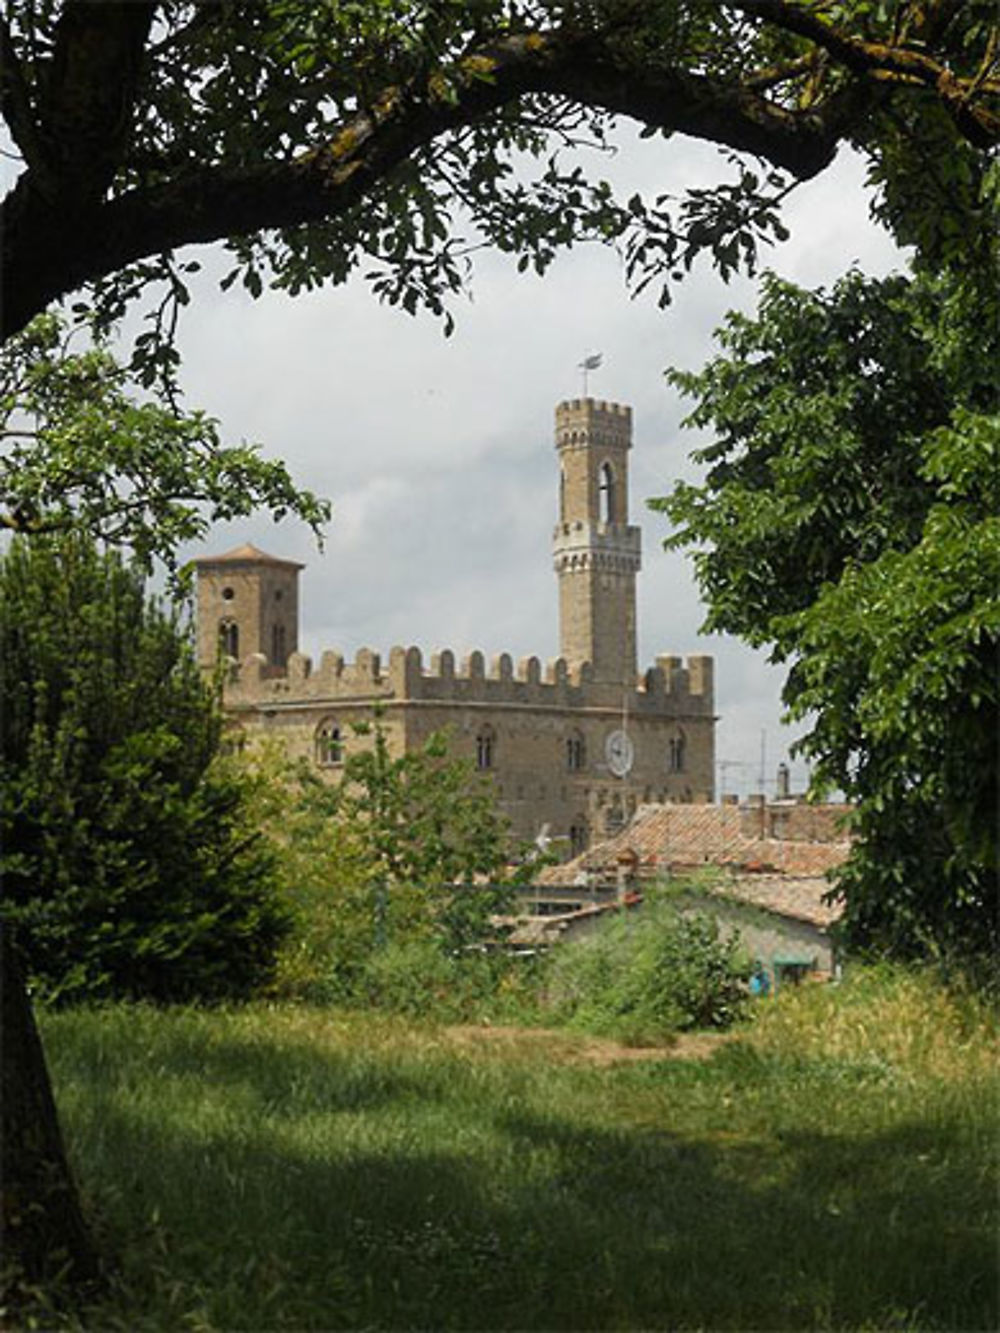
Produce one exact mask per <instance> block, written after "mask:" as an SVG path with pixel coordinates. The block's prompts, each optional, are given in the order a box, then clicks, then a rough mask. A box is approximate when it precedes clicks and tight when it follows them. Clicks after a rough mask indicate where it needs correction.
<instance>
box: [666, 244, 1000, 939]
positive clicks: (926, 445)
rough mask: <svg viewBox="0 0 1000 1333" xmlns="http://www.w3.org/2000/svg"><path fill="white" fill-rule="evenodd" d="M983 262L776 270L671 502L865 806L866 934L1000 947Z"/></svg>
mask: <svg viewBox="0 0 1000 1333" xmlns="http://www.w3.org/2000/svg"><path fill="white" fill-rule="evenodd" d="M984 277H985V274H984V273H983V271H981V270H980V269H979V268H978V267H977V266H976V265H973V266H972V267H971V268H970V269H968V270H966V269H965V268H964V266H961V265H959V266H956V267H953V268H951V269H945V270H943V271H942V272H941V273H940V274H938V275H936V276H930V275H928V274H927V273H926V272H924V273H918V274H916V275H915V276H913V277H911V278H907V277H903V276H894V277H889V278H886V279H878V280H876V279H869V278H865V277H863V276H862V275H861V274H858V273H851V274H848V275H846V276H845V277H844V278H843V279H842V280H841V281H840V282H839V283H838V284H837V285H836V286H835V288H834V289H833V290H832V291H829V292H826V291H819V292H807V291H802V290H801V289H799V288H796V287H794V286H793V285H791V284H789V283H784V282H780V281H778V280H776V279H771V280H769V281H767V282H766V283H765V287H764V294H763V298H762V301H761V306H760V310H759V312H758V314H757V316H756V318H752V319H751V318H748V317H746V316H742V315H737V314H732V315H730V316H729V319H728V323H727V325H726V326H725V328H724V329H723V330H721V331H720V333H719V338H720V341H721V344H722V347H723V353H722V354H721V355H720V356H718V357H717V358H716V359H715V360H714V361H712V362H711V363H710V364H709V365H708V366H707V367H706V368H705V369H704V370H703V371H702V372H701V373H699V374H686V373H681V372H674V374H673V376H672V378H673V381H674V383H675V384H677V385H678V386H679V387H680V388H681V389H682V390H683V391H684V392H685V393H687V394H689V395H691V396H692V397H693V398H694V399H695V400H696V407H695V410H694V412H693V413H692V414H691V417H690V423H691V424H693V425H697V426H702V427H708V428H710V429H711V430H712V431H713V433H714V436H715V438H714V440H713V441H712V442H711V443H710V444H708V445H707V446H706V447H704V448H702V449H701V450H699V451H698V457H700V458H701V460H702V461H703V462H704V463H706V464H707V465H708V466H707V472H706V475H705V479H704V481H703V482H702V483H700V484H697V485H692V484H686V483H684V484H679V485H678V486H676V487H675V489H674V491H673V493H672V495H670V496H669V497H668V498H666V499H665V500H662V501H659V502H656V507H658V508H662V509H664V510H665V511H666V513H667V514H668V515H669V516H670V518H671V519H672V520H673V522H674V523H675V524H676V525H677V531H676V532H675V534H674V535H673V536H672V537H671V538H670V544H672V545H674V546H678V545H690V546H693V547H694V548H695V565H696V571H697V576H698V581H699V584H700V587H701V591H702V595H703V597H704V600H705V603H706V605H707V608H708V619H707V625H708V627H709V628H711V629H715V630H722V631H727V632H730V633H735V634H738V635H740V636H741V637H743V638H745V639H746V640H748V641H749V642H750V643H753V644H755V645H757V646H767V647H768V648H769V649H770V650H771V656H772V660H775V661H778V662H785V663H787V664H788V665H789V673H788V678H787V682H786V685H785V691H784V699H785V703H786V705H787V706H788V709H789V712H790V713H791V715H792V717H794V718H798V719H807V720H809V721H810V723H811V729H810V731H809V732H808V734H807V735H806V737H805V739H804V740H803V741H802V742H801V743H800V747H799V748H800V749H801V750H802V752H803V753H805V754H806V755H807V756H808V757H809V758H810V759H811V760H812V761H813V764H814V766H815V768H814V774H815V778H816V782H817V785H819V786H823V785H828V786H829V785H834V786H837V787H840V788H841V789H842V790H843V791H844V792H845V793H846V794H847V795H848V797H850V798H851V799H852V800H853V801H855V802H857V816H856V824H855V831H856V833H857V835H858V842H857V844H856V846H855V848H854V851H853V853H852V856H851V859H850V861H849V863H848V866H847V868H846V870H845V872H844V874H843V875H842V876H841V877H840V880H839V888H840V891H841V892H842V893H843V895H844V897H845V901H846V928H847V931H848V934H849V937H850V939H851V942H852V943H853V944H855V945H861V946H868V947H874V948H876V949H878V950H880V951H882V952H888V953H890V954H895V955H897V956H912V955H914V954H925V953H928V952H935V951H941V950H944V951H947V952H949V953H952V954H958V955H960V956H961V955H964V956H966V957H968V955H969V954H970V953H975V954H978V955H980V956H981V957H986V958H988V957H990V956H991V955H994V953H995V949H996V946H997V943H998V939H997V922H998V907H1000V894H998V864H1000V862H998V845H997V823H996V811H997V800H998V786H997V776H998V763H997V735H998V734H1000V689H998V674H997V664H998V650H1000V594H998V589H1000V518H998V514H1000V491H998V485H997V466H996V465H997V457H998V454H1000V415H998V411H997V409H998V405H1000V347H998V345H997V331H998V329H1000V319H998V314H1000V312H998V309H997V288H996V284H995V283H993V282H991V281H989V280H985V281H984Z"/></svg>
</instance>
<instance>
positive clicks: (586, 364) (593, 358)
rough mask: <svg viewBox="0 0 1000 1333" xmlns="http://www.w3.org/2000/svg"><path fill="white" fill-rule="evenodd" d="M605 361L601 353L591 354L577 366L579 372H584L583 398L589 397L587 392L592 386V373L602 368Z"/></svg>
mask: <svg viewBox="0 0 1000 1333" xmlns="http://www.w3.org/2000/svg"><path fill="white" fill-rule="evenodd" d="M603 359H604V357H603V354H602V353H601V352H591V353H590V354H589V355H587V356H585V357H584V358H583V360H582V361H581V362H580V364H579V365H578V366H577V370H580V371H582V372H583V396H584V398H586V397H587V391H588V388H589V385H590V379H589V376H590V372H591V371H592V370H597V369H598V367H599V366H600V364H601V362H602V361H603Z"/></svg>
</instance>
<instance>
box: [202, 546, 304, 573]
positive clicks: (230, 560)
mask: <svg viewBox="0 0 1000 1333" xmlns="http://www.w3.org/2000/svg"><path fill="white" fill-rule="evenodd" d="M194 563H195V564H196V565H238V564H254V565H284V566H286V567H287V566H289V565H290V566H291V567H292V568H293V569H305V565H301V564H299V562H298V561H297V560H282V559H280V558H279V557H278V556H276V555H268V553H267V552H266V551H262V550H261V549H260V547H259V546H252V545H251V544H250V542H244V543H243V545H242V546H234V547H233V549H232V550H231V551H224V552H223V553H222V555H202V556H199V557H198V558H197V559H196V560H195V562H194Z"/></svg>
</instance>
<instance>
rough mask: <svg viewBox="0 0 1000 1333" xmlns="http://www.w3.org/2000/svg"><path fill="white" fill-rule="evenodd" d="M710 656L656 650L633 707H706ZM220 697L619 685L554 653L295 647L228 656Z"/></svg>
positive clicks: (576, 693)
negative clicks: (273, 656)
mask: <svg viewBox="0 0 1000 1333" xmlns="http://www.w3.org/2000/svg"><path fill="white" fill-rule="evenodd" d="M712 666H713V663H712V658H710V657H689V658H687V659H686V660H685V659H682V658H680V657H672V656H660V657H657V659H656V663H655V665H654V666H652V667H651V668H650V669H649V670H648V671H646V672H645V673H644V674H643V675H642V676H641V677H639V679H638V680H637V681H636V686H635V689H634V690H633V691H631V692H630V693H629V697H628V699H627V700H626V701H624V702H625V703H626V704H627V707H628V710H629V711H630V712H631V713H633V714H636V713H638V714H641V713H645V712H655V713H661V712H663V711H664V710H666V711H668V712H677V713H678V714H681V713H697V714H698V715H700V716H704V715H706V714H711V712H712V709H713V707H714V684H713V671H712ZM225 697H226V703H227V704H233V705H236V704H243V705H258V706H262V707H266V706H267V705H268V704H269V703H271V704H278V703H280V702H282V701H283V700H288V701H289V702H291V701H293V700H294V701H296V702H302V703H316V702H319V701H328V702H338V701H340V702H345V703H347V702H356V701H369V702H373V703H374V702H389V701H393V700H397V701H406V702H419V701H425V702H433V703H451V704H489V705H503V704H511V705H525V706H531V707H536V708H537V707H545V706H551V707H554V708H579V709H587V708H597V709H617V710H620V709H621V708H622V705H623V699H622V690H621V687H620V686H619V685H615V684H613V683H611V682H604V681H597V680H595V678H594V670H593V667H592V665H591V664H590V663H589V662H582V663H572V664H571V663H568V662H567V661H566V660H565V659H564V658H562V657H557V658H554V659H552V660H550V661H549V662H547V663H545V664H544V665H543V664H542V662H541V661H540V659H539V658H537V657H522V658H520V659H519V660H518V661H517V662H516V663H515V662H514V660H513V658H512V657H511V656H510V654H509V653H499V654H497V655H495V656H494V657H492V658H490V660H489V662H488V663H487V660H486V658H485V656H484V654H483V653H481V652H479V651H478V650H476V651H474V652H471V653H469V654H467V655H466V656H464V657H463V658H462V659H461V661H460V662H459V663H456V658H455V654H454V653H453V652H452V651H451V650H450V649H447V648H446V649H442V650H440V651H438V652H435V653H433V654H431V657H430V660H429V661H428V662H426V663H425V661H424V657H423V654H422V653H421V651H420V649H419V648H416V647H412V646H411V647H408V648H404V647H402V646H399V645H397V646H396V647H394V648H392V649H391V650H390V652H389V655H388V659H387V661H386V662H383V659H382V657H381V656H380V654H379V653H376V652H373V651H372V649H370V648H361V649H359V650H358V652H357V653H356V655H355V658H354V660H353V662H348V661H345V659H344V657H343V656H342V655H341V654H340V653H337V652H329V651H328V652H324V653H323V655H322V657H321V658H320V661H319V665H318V666H314V664H313V661H312V659H311V658H310V657H308V656H307V655H306V654H304V653H294V654H293V655H292V656H291V657H290V658H289V661H288V666H287V668H286V669H284V670H281V669H278V668H275V667H272V666H268V664H267V661H266V659H265V658H264V657H263V655H262V654H260V653H254V654H251V655H250V656H249V657H247V658H245V659H244V660H243V662H241V663H239V664H236V663H234V664H233V665H232V667H231V669H230V674H229V677H228V679H227V682H226V688H225Z"/></svg>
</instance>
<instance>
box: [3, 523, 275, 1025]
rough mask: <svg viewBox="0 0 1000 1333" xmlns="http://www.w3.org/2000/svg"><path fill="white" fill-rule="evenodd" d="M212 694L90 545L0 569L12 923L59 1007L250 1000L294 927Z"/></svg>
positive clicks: (171, 626)
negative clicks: (224, 753)
mask: <svg viewBox="0 0 1000 1333" xmlns="http://www.w3.org/2000/svg"><path fill="white" fill-rule="evenodd" d="M219 739H220V719H219V713H218V708H217V704H216V700H215V697H214V693H213V691H212V689H211V688H210V686H209V685H207V684H206V683H205V682H204V681H203V679H202V677H201V673H200V672H199V670H198V667H197V664H196V663H195V661H194V658H193V654H192V652H191V646H190V642H189V636H188V634H187V633H186V631H185V629H184V627H183V626H182V624H181V623H180V621H179V620H178V617H177V615H176V613H174V614H171V613H168V612H166V611H164V610H163V609H161V608H160V606H159V605H158V604H156V603H155V602H152V601H150V600H149V599H148V598H147V597H146V594H145V588H144V582H143V578H142V575H141V573H140V572H139V571H138V570H137V569H136V568H135V567H132V566H129V565H127V564H126V563H125V562H123V561H122V560H121V559H120V558H119V557H118V556H115V555H101V554H99V552H98V551H97V550H96V548H95V547H94V545H93V544H92V543H89V542H87V541H86V540H84V539H73V540H69V539H65V540H63V541H62V542H61V543H60V544H59V545H58V546H56V545H54V544H52V545H49V544H44V543H41V542H33V543H30V544H29V543H27V542H14V543H12V545H11V547H10V549H9V550H8V552H7V553H6V555H5V556H4V558H3V560H2V562H0V785H2V789H3V801H2V805H0V835H2V838H0V871H2V873H3V879H4V895H3V902H2V904H0V921H2V922H3V923H4V924H8V925H10V926H12V927H13V928H14V930H15V931H16V933H17V936H18V938H19V939H20V940H21V942H22V944H23V948H24V951H25V956H26V959H27V963H28V968H29V971H30V974H31V975H32V978H33V981H34V984H35V986H36V988H37V989H38V990H40V991H42V992H44V993H46V994H47V995H48V996H49V997H51V998H56V999H62V1000H76V999H104V998H109V997H126V998H133V999H137V998H148V999H154V1000H160V1001H168V1000H193V999H205V998H209V999H221V998H224V997H236V996H242V995H246V994H248V993H250V992H252V991H253V990H255V989H256V988H258V987H259V986H260V985H262V984H263V983H264V982H266V981H267V980H268V979H269V978H270V975H271V973H272V970H273V967H274V962H275V955H276V951H277V947H278V944H279V942H280V939H281V937H282V934H283V933H284V930H285V925H286V922H285V914H284V912H283V911H282V910H281V908H280V907H279V905H278V903H277V900H276V896H275V888H274V876H275V867H274V857H273V853H272V851H271V849H270V847H269V846H268V844H267V842H266V841H265V840H264V839H262V838H261V837H260V835H259V834H258V833H257V832H256V831H255V830H254V829H253V828H252V827H251V824H250V821H249V817H248V810H247V805H246V800H245V786H244V782H243V779H242V778H241V777H240V776H239V774H237V773H236V772H235V771H234V770H233V769H232V768H231V766H229V765H228V764H226V763H225V762H220V761H219V760H218V759H217V752H218V748H219Z"/></svg>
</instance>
